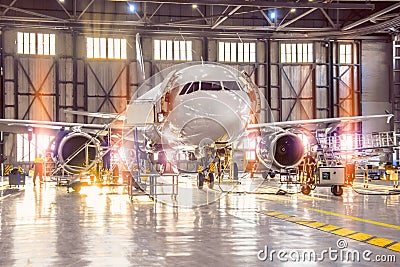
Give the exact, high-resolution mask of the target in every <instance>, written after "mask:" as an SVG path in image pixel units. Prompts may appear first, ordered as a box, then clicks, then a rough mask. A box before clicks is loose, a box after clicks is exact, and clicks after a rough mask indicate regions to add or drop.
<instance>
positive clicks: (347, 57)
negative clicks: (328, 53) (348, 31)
mask: <svg viewBox="0 0 400 267" xmlns="http://www.w3.org/2000/svg"><path fill="white" fill-rule="evenodd" d="M352 58H353V49H352V44H340V45H339V63H342V64H351V63H353V60H352Z"/></svg>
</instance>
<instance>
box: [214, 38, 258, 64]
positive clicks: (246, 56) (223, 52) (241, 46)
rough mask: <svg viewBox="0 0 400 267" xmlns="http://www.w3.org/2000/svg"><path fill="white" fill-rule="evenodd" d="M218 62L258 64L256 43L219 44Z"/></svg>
mask: <svg viewBox="0 0 400 267" xmlns="http://www.w3.org/2000/svg"><path fill="white" fill-rule="evenodd" d="M218 61H220V62H256V43H254V42H250V43H249V42H247V43H236V42H218Z"/></svg>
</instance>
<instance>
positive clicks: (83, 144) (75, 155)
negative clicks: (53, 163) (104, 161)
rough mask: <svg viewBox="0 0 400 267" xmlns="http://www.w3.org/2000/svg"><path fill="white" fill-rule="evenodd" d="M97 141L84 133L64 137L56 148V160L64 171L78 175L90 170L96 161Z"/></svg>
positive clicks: (74, 133) (73, 133)
mask: <svg viewBox="0 0 400 267" xmlns="http://www.w3.org/2000/svg"><path fill="white" fill-rule="evenodd" d="M99 151H100V149H99V141H98V140H97V139H96V138H94V137H92V136H91V135H89V134H87V133H84V132H72V133H69V134H68V135H66V136H65V137H64V138H63V139H62V140H61V142H60V146H59V148H58V160H59V162H60V164H61V166H62V167H63V168H64V170H66V171H68V172H70V173H73V174H78V173H82V172H87V171H88V170H90V169H91V168H92V167H93V166H94V164H95V163H96V161H97V159H98V153H99Z"/></svg>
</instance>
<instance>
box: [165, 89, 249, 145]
mask: <svg viewBox="0 0 400 267" xmlns="http://www.w3.org/2000/svg"><path fill="white" fill-rule="evenodd" d="M219 96H220V97H219V98H217V97H216V95H214V94H209V95H208V94H203V95H202V96H201V97H196V98H193V97H190V98H189V97H188V98H187V99H183V100H182V101H181V102H179V103H176V105H175V106H174V109H173V110H172V111H171V112H170V114H169V115H168V118H167V121H168V123H166V125H167V126H168V127H169V129H171V132H174V133H175V136H179V138H180V139H181V140H180V141H181V142H182V143H184V144H185V145H199V143H200V142H201V140H203V139H204V138H207V139H212V140H214V142H232V141H234V140H235V139H236V138H238V137H239V136H240V135H242V134H243V133H244V130H245V126H246V122H247V118H248V115H249V113H250V107H249V106H248V104H247V103H246V101H244V100H243V99H242V98H240V97H238V96H237V95H232V94H230V93H229V92H227V93H226V94H219Z"/></svg>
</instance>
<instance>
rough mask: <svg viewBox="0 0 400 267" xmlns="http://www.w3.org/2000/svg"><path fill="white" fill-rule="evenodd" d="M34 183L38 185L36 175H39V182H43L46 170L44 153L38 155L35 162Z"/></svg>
mask: <svg viewBox="0 0 400 267" xmlns="http://www.w3.org/2000/svg"><path fill="white" fill-rule="evenodd" d="M32 165H33V168H34V172H33V185H34V186H35V185H36V177H37V176H39V182H40V183H42V182H43V172H44V159H43V158H42V155H41V154H39V155H38V157H36V158H35V160H34V162H33V164H32Z"/></svg>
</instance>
